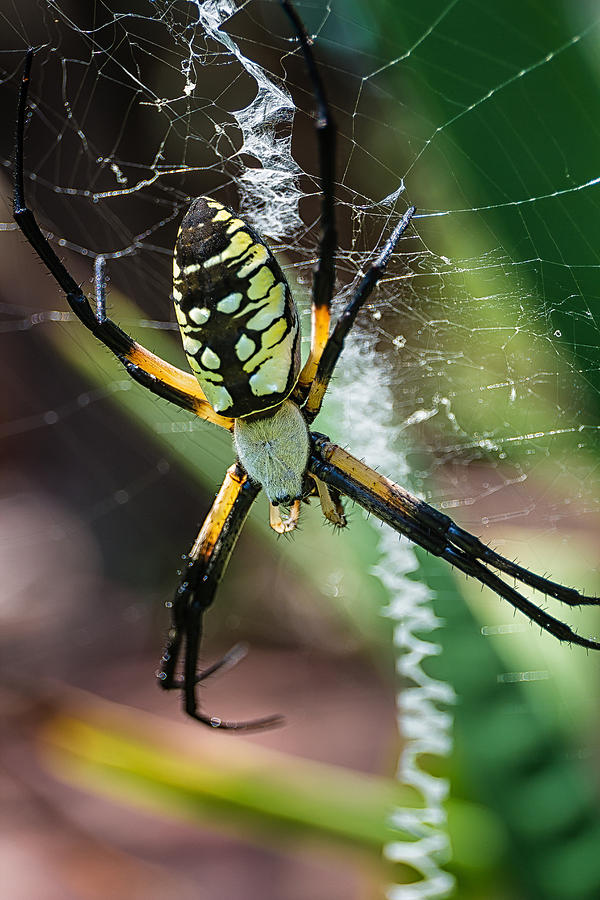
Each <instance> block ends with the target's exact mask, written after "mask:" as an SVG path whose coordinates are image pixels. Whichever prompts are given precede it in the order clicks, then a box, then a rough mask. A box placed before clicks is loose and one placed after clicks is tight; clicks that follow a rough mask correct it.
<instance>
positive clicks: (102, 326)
mask: <svg viewBox="0 0 600 900" xmlns="http://www.w3.org/2000/svg"><path fill="white" fill-rule="evenodd" d="M32 60H33V50H28V52H27V55H26V57H25V65H24V68H23V77H22V80H21V88H20V91H19V102H18V107H17V129H16V136H15V182H14V205H13V216H14V219H15V222H16V223H17V225H18V226H19V228H20V229H21V231H22V233H23V235H24V236H25V238H26V239H27V240H28V241H29V243H30V244H31V246H32V247H33V249H34V250H35V252H36V253H37V255H38V256H39V258H40V259H41V260H42V262H43V263H44V265H45V266H46V268H47V269H48V270H49V272H50V273H51V275H52V276H53V277H54V279H55V280H56V281H57V282H58V284H59V286H60V287H61V288H62V290H63V291H64V293H65V295H66V298H67V302H68V304H69V306H70V307H71V309H72V310H73V312H74V313H75V315H76V316H77V318H78V319H79V320H80V321H81V322H82V323H83V324H84V325H85V327H86V328H88V329H89V330H90V331H91V332H92V334H93V335H94V336H95V337H96V338H98V340H100V341H102V343H103V344H104V345H105V346H106V347H108V349H109V350H111V351H112V352H113V353H114V355H115V356H116V357H117V359H118V360H119V361H120V362H121V363H122V364H123V365H124V366H125V368H126V369H127V371H128V372H129V374H130V375H131V376H132V378H134V379H135V380H136V381H138V382H139V383H140V384H142V385H143V386H144V387H146V388H148V389H149V390H151V391H152V392H153V393H155V394H157V395H158V396H159V397H164V398H165V399H166V400H169V401H170V402H171V403H174V404H176V405H177V406H181V407H182V408H183V409H187V410H190V411H191V412H193V413H195V415H197V416H199V417H200V418H201V419H207V420H208V421H210V422H213V424H215V425H220V426H221V427H222V428H227V429H228V430H229V431H231V430H232V428H233V420H232V419H229V418H227V417H225V416H219V415H218V414H217V413H215V411H214V410H213V408H212V407H211V405H210V404H209V402H208V401H207V399H206V397H205V396H204V393H203V391H202V389H201V387H200V385H199V384H198V382H197V380H196V379H195V378H194V376H193V375H191V374H188V373H186V372H182V371H181V369H178V368H176V367H175V366H172V365H170V364H169V363H167V362H164V361H163V360H162V359H160V357H158V356H155V354H154V353H151V352H150V351H149V350H146V349H145V347H143V346H142V345H141V344H138V343H137V342H136V341H134V340H133V338H131V337H130V336H129V335H128V334H126V333H125V332H124V331H122V330H121V328H119V326H118V325H117V324H116V323H115V322H113V321H112V320H111V319H109V318H107V316H106V308H105V293H106V290H105V279H104V268H105V261H104V258H103V257H99V258H98V261H97V263H96V266H95V282H96V312H94V310H93V309H92V307H91V305H90V302H89V300H88V298H87V297H86V295H85V294H84V292H83V291H82V290H81V288H80V286H79V285H78V284H77V283H76V281H75V280H74V279H73V277H72V276H71V275H70V273H69V272H68V271H67V269H66V268H65V266H64V265H63V263H62V262H61V261H60V259H59V258H58V256H57V255H56V253H55V252H54V250H53V249H52V247H51V246H50V244H49V242H48V240H47V238H46V237H44V235H43V234H42V231H41V230H40V227H39V225H38V224H37V221H36V219H35V216H34V214H33V212H32V211H31V210H30V209H29V208H28V207H27V205H26V201H25V186H24V175H23V155H24V135H25V119H26V113H27V94H28V90H29V76H30V72H31V63H32Z"/></svg>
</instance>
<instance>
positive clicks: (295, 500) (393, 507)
mask: <svg viewBox="0 0 600 900" xmlns="http://www.w3.org/2000/svg"><path fill="white" fill-rule="evenodd" d="M280 3H281V6H282V8H283V9H284V10H285V12H286V14H287V16H288V18H289V20H290V21H291V23H292V26H293V29H294V31H295V34H296V36H297V38H298V41H299V43H300V47H301V50H302V53H303V56H304V59H305V62H306V68H307V71H308V76H309V79H310V83H311V86H312V90H313V93H314V96H315V100H316V106H317V115H316V133H317V142H318V147H319V160H320V166H321V237H320V240H319V250H318V259H317V263H316V264H315V267H314V270H313V286H312V328H311V347H310V354H309V357H308V359H307V361H306V363H305V364H304V366H303V367H302V368H301V367H300V356H299V326H298V314H297V311H296V307H295V305H294V301H293V299H292V296H291V292H290V289H289V287H288V284H287V282H286V280H285V277H284V276H283V273H282V271H281V269H280V267H279V264H278V263H277V261H276V259H275V257H274V256H273V254H272V253H271V251H270V250H269V248H268V247H267V245H266V244H265V242H264V241H263V240H262V238H261V237H260V236H259V235H258V234H257V233H256V232H255V231H254V229H253V228H252V227H251V226H250V225H249V224H248V223H247V222H245V221H244V220H243V219H241V218H240V217H238V216H237V215H236V214H235V213H234V212H233V211H232V210H230V209H227V208H226V207H225V206H223V205H222V204H221V203H219V202H218V201H216V200H213V199H210V198H207V197H199V198H198V199H196V200H194V201H193V203H192V204H191V206H190V207H189V209H188V211H187V213H186V215H185V217H184V219H183V221H182V224H181V228H180V230H179V235H178V238H177V244H176V247H175V254H174V260H173V275H174V284H173V298H174V301H175V311H176V315H177V321H178V322H179V326H180V328H181V332H182V337H183V345H184V349H185V352H186V354H187V357H188V360H189V363H190V366H191V368H192V370H193V371H194V373H195V375H196V377H194V376H192V375H190V374H189V373H186V372H183V371H181V370H180V369H177V368H175V366H172V365H170V364H169V363H167V362H165V361H164V360H162V359H160V358H159V357H157V356H155V355H154V354H153V353H151V352H150V351H148V350H146V349H145V348H144V347H142V346H141V345H140V344H138V343H136V342H135V341H134V340H133V339H132V338H130V337H129V335H127V334H126V333H125V332H124V331H122V330H121V329H120V328H119V327H118V325H116V324H115V323H114V322H113V321H112V320H111V319H109V318H108V317H107V315H106V309H105V288H104V268H105V261H104V258H103V257H102V256H98V257H97V258H96V267H95V271H96V309H95V311H94V310H93V308H92V306H91V304H90V302H89V300H88V299H87V297H86V296H85V294H84V293H83V291H82V290H81V288H80V287H79V285H78V284H77V283H76V282H75V281H74V279H73V278H72V277H71V275H70V274H69V272H68V271H67V269H66V268H65V266H64V265H63V263H62V262H61V261H60V260H59V258H58V257H57V256H56V254H55V252H54V250H53V249H52V247H51V246H50V244H49V242H48V240H47V238H46V237H45V236H44V235H43V233H42V232H41V230H40V228H39V226H38V224H37V222H36V220H35V217H34V215H33V212H32V211H31V210H30V209H29V208H28V207H27V205H26V203H25V190H24V177H23V149H24V148H23V142H24V130H25V116H26V110H27V90H28V85H29V73H30V69H31V62H32V58H33V51H31V50H30V51H29V52H28V54H27V58H26V62H25V67H24V72H23V79H22V83H21V91H20V95H19V104H18V116H17V133H16V154H15V156H16V160H15V183H14V217H15V220H16V222H17V224H18V226H19V228H20V229H21V231H22V232H23V234H24V235H25V237H26V238H27V240H28V241H29V242H30V244H31V245H32V247H33V248H34V250H35V251H36V253H37V254H38V256H39V257H40V258H41V260H42V261H43V262H44V263H45V265H46V266H47V267H48V269H49V270H50V272H51V273H52V275H53V276H54V278H55V279H56V281H57V282H58V284H59V285H60V287H61V288H62V290H63V291H64V292H65V295H66V297H67V301H68V303H69V305H70V306H71V309H72V310H73V311H74V313H75V314H76V315H77V316H78V317H79V319H80V320H81V322H82V323H83V324H84V325H85V326H86V327H87V328H89V329H90V331H91V332H92V333H93V334H94V335H95V336H96V337H97V338H98V340H100V341H102V342H103V343H104V344H105V345H106V346H107V347H108V348H109V349H110V350H112V352H113V353H114V354H115V356H116V357H117V358H118V359H119V360H120V362H121V363H122V364H123V365H124V366H125V368H126V370H127V372H128V373H129V374H130V375H131V377H132V378H133V379H134V380H135V381H137V382H138V383H139V384H141V385H142V386H144V387H146V388H148V389H149V390H151V391H152V392H153V393H155V394H157V395H158V396H160V397H163V398H165V399H166V400H169V401H170V402H171V403H175V404H177V405H178V406H180V407H182V408H183V409H186V410H188V411H190V412H191V413H193V414H195V415H197V416H199V417H200V418H202V419H205V420H207V421H209V422H212V423H213V424H215V425H218V426H219V427H221V428H225V429H227V430H228V431H231V432H233V435H234V443H235V448H236V452H237V462H236V463H234V464H233V465H232V466H231V467H230V468H229V470H228V471H227V474H226V476H225V480H224V482H223V484H222V486H221V488H220V490H219V492H218V494H217V497H216V499H215V501H214V503H213V505H212V508H211V510H210V512H209V514H208V516H207V517H206V519H205V521H204V524H203V525H202V528H201V529H200V532H199V534H198V537H197V538H196V540H195V542H194V544H193V546H192V548H191V550H190V552H189V554H188V557H187V565H186V568H185V571H184V573H183V576H182V579H181V582H180V584H179V587H178V588H177V591H176V593H175V598H174V601H173V603H172V604H170V606H171V608H172V625H171V630H170V632H169V638H168V642H167V647H166V649H165V651H164V654H163V657H162V660H161V664H160V668H159V671H158V673H157V674H158V679H159V683H160V684H161V686H162V687H164V688H165V689H167V690H180V691H181V692H182V695H183V700H184V708H185V710H186V712H187V713H188V714H189V715H190V716H193V717H194V718H195V719H198V720H199V721H201V722H203V723H205V724H207V725H212V726H213V727H219V728H227V729H238V730H239V729H248V728H258V727H265V726H267V725H273V724H275V723H277V722H279V721H280V717H279V716H269V717H267V718H265V719H258V720H253V721H250V722H226V721H223V720H222V719H221V718H218V717H216V716H209V715H207V714H206V713H203V712H201V710H200V708H199V703H198V697H197V686H198V684H199V683H200V682H202V681H203V680H204V679H205V678H206V677H207V676H208V675H210V674H212V673H213V672H215V671H216V670H217V669H219V668H222V667H223V666H227V665H231V664H232V663H234V662H235V661H236V660H237V659H238V658H239V656H240V653H239V651H238V650H237V648H234V650H233V651H232V652H231V653H229V654H228V655H227V656H226V657H224V658H223V659H221V660H220V661H218V662H217V663H215V664H213V665H212V666H209V667H208V668H207V669H204V670H203V671H201V672H199V671H198V653H199V645H200V640H201V637H202V618H203V615H204V612H205V611H206V609H207V608H208V607H209V606H210V604H211V603H212V601H213V599H214V596H215V592H216V590H217V587H218V584H219V582H220V580H221V578H222V576H223V573H224V571H225V568H226V566H227V563H228V561H229V558H230V556H231V553H232V551H233V548H234V546H235V542H236V540H237V538H238V536H239V533H240V531H241V529H242V527H243V524H244V522H245V520H246V516H247V515H248V512H249V510H250V507H251V506H252V503H253V502H254V500H255V499H256V497H257V495H258V493H259V491H260V489H261V488H263V489H264V490H265V492H266V494H267V496H268V498H269V501H270V523H271V526H272V527H273V528H274V530H275V531H278V532H284V531H289V530H291V529H293V528H294V527H295V525H296V522H297V520H298V515H299V512H300V503H301V500H302V499H307V498H308V496H309V495H312V494H317V495H318V497H319V501H320V503H321V507H322V509H323V513H324V515H325V516H326V517H327V519H329V521H331V522H333V523H334V524H335V525H338V526H343V525H344V524H345V518H344V514H343V509H342V505H341V496H342V495H344V496H347V497H349V498H351V499H352V500H354V501H355V502H356V503H358V504H360V505H361V506H362V507H363V508H364V509H366V510H368V511H369V512H370V513H372V514H373V515H375V516H377V517H378V518H379V519H381V520H382V521H383V522H386V523H387V524H388V525H390V526H391V527H392V528H394V529H395V530H396V531H398V532H399V533H400V534H402V535H405V536H406V537H408V538H409V539H410V540H412V541H414V542H415V543H416V544H418V545H419V546H421V547H423V548H425V549H426V550H427V551H429V552H430V553H433V554H435V555H436V556H439V557H440V558H441V559H445V560H446V561H447V562H449V563H450V564H451V565H453V566H455V567H456V568H457V569H459V571H461V572H463V573H465V574H467V575H470V576H472V577H473V578H476V579H477V580H478V581H479V582H481V584H484V585H487V586H488V587H490V588H491V589H492V590H493V591H494V592H495V593H496V594H498V595H499V596H500V597H503V598H504V599H505V600H507V601H508V602H509V603H511V604H512V605H513V607H515V608H516V609H519V610H520V611H521V612H523V613H524V614H525V615H526V616H528V618H529V619H531V620H532V621H533V622H536V623H537V624H538V625H539V626H540V627H541V628H543V629H544V630H546V631H548V632H549V633H550V634H553V635H554V636H555V637H557V638H558V639H559V640H564V641H568V642H572V643H575V644H578V645H580V646H582V647H588V648H591V649H594V650H598V649H600V642H598V641H595V640H593V639H591V638H585V637H581V636H580V635H578V634H576V633H575V632H574V631H572V630H571V628H569V626H568V625H566V624H565V623H563V622H561V621H560V620H558V619H556V618H554V617H553V616H551V615H550V614H549V613H547V612H546V611H545V610H543V609H541V608H540V607H538V606H536V605H535V604H534V603H533V602H532V601H531V600H529V599H527V598H526V597H525V596H523V594H521V593H520V592H519V591H517V590H516V589H515V588H514V587H512V586H511V585H510V584H507V583H506V582H505V581H503V580H502V579H501V578H500V577H499V576H498V575H497V574H496V573H495V571H493V570H496V571H498V572H501V573H503V574H505V575H507V576H509V577H510V578H512V579H514V580H515V581H517V582H520V583H521V584H524V585H528V586H529V587H532V588H534V589H537V590H539V591H542V592H543V593H545V594H547V595H549V596H551V597H554V598H556V599H557V600H559V601H561V602H562V603H565V604H567V605H569V606H578V605H580V604H598V603H600V599H598V598H596V597H588V596H585V595H583V594H580V593H579V592H578V591H575V590H573V589H572V588H567V587H564V586H562V585H560V584H556V583H555V582H552V581H549V580H548V579H546V578H542V577H541V576H539V575H536V574H535V573H533V572H530V571H529V570H527V569H524V568H523V567H521V566H519V565H517V564H516V563H513V562H511V561H510V560H508V559H506V558H505V557H503V556H500V555H499V554H498V553H496V552H495V551H493V550H491V549H490V548H489V547H487V546H486V545H485V544H483V543H482V542H481V541H480V540H479V539H478V538H476V537H475V536H474V535H471V534H469V533H468V532H466V531H464V530H463V529H462V528H460V527H459V526H458V525H456V524H455V523H454V522H453V521H452V520H451V519H450V518H448V516H446V515H443V514H442V513H439V512H438V511H437V510H435V509H433V508H432V507H431V506H428V505H427V504H426V503H424V502H423V501H422V500H419V499H418V498H417V497H414V496H413V495H412V494H410V493H409V492H408V491H406V490H405V489H404V488H402V487H400V486H399V485H397V484H394V482H392V481H389V480H388V479H387V478H384V477H383V476H382V475H380V474H379V473H377V472H376V471H374V470H373V469H371V468H369V467H368V466H367V465H366V464H365V463H363V462H361V461H360V460H358V459H356V458H354V457H353V456H351V455H350V454H349V453H347V452H346V451H345V450H342V449H341V448H340V447H338V446H336V445H335V444H333V443H331V442H330V441H329V439H328V438H326V437H325V436H324V435H320V434H318V433H316V432H310V431H309V427H310V425H311V423H312V422H313V420H314V419H315V417H316V416H317V414H318V412H319V410H320V408H321V403H322V401H323V397H324V395H325V392H326V390H327V387H328V385H329V380H330V378H331V375H332V373H333V371H334V369H335V366H336V363H337V361H338V358H339V356H340V353H341V352H342V349H343V346H344V340H345V338H346V336H347V334H348V332H349V331H350V329H351V328H352V326H353V324H354V320H355V318H356V315H357V313H358V312H359V310H360V309H361V307H362V306H363V305H364V303H365V301H366V300H367V299H368V298H369V296H370V295H371V293H372V291H373V289H374V287H375V285H376V284H377V282H378V281H379V279H380V278H381V276H382V275H383V273H384V271H385V269H386V266H387V264H388V262H389V259H390V257H391V255H392V253H393V252H394V250H395V249H396V246H397V244H398V241H399V240H400V238H401V236H402V235H403V234H404V232H405V231H406V229H407V228H408V226H409V225H410V223H411V220H412V218H413V216H414V213H415V209H414V207H409V208H408V209H407V210H406V212H405V213H404V215H403V216H402V218H401V220H400V222H399V223H398V224H397V225H396V227H395V228H394V229H393V230H392V233H391V235H390V237H389V238H388V240H387V242H386V243H385V245H384V247H383V249H382V250H381V251H380V252H379V254H378V255H377V256H376V258H375V259H374V261H373V263H372V265H371V266H370V267H369V268H368V269H367V271H366V273H365V274H364V275H363V277H362V278H361V280H360V281H359V284H358V286H357V287H356V289H355V291H354V293H353V295H352V297H351V299H350V302H349V303H348V304H347V306H346V307H345V309H344V311H343V312H342V314H341V316H340V318H339V319H338V321H337V322H336V324H335V327H334V328H333V329H332V330H331V333H330V312H329V310H330V305H331V299H332V294H333V288H334V281H335V277H334V276H335V267H334V262H335V252H336V229H335V215H334V160H335V136H336V128H335V123H334V121H333V118H332V115H331V112H330V109H329V106H328V103H327V99H326V96H325V91H324V88H323V84H322V82H321V77H320V75H319V70H318V68H317V66H316V63H315V60H314V57H313V53H312V46H311V41H310V39H309V38H308V36H307V34H306V31H305V29H304V26H303V24H302V22H301V21H300V19H299V17H298V15H297V13H296V11H295V9H294V7H293V5H292V3H291V2H290V0H280ZM280 504H284V505H290V506H291V509H290V514H289V516H288V517H287V518H282V517H281V514H280V512H279V507H280ZM181 657H182V658H183V665H182V672H181V674H178V666H179V663H180V658H181Z"/></svg>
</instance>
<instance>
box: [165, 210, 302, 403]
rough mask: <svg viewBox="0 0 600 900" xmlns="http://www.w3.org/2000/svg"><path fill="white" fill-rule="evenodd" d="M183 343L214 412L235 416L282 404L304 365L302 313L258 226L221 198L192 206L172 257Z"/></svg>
mask: <svg viewBox="0 0 600 900" xmlns="http://www.w3.org/2000/svg"><path fill="white" fill-rule="evenodd" d="M173 299H174V301H175V312H176V315H177V321H178V323H179V327H180V329H181V333H182V336H183V348H184V350H185V352H186V355H187V358H188V360H189V363H190V366H191V368H192V371H193V372H194V374H195V375H196V377H197V378H198V381H199V382H200V384H201V386H202V389H203V390H204V393H205V394H206V397H207V399H208V401H209V402H210V404H211V406H212V407H213V409H214V410H215V411H216V412H218V413H221V414H222V415H225V416H231V417H233V418H237V417H238V416H247V415H249V414H251V413H257V412H262V411H263V410H267V409H269V408H271V407H273V406H277V405H278V404H279V403H281V402H282V401H283V400H284V399H285V398H286V397H287V396H288V394H289V393H290V392H291V390H292V388H293V387H294V384H295V382H296V379H297V377H298V372H299V368H300V335H299V326H298V314H297V311H296V307H295V304H294V301H293V299H292V296H291V293H290V289H289V286H288V284H287V281H286V280H285V277H284V275H283V273H282V271H281V269H280V267H279V264H278V262H277V260H276V259H275V257H274V256H273V254H272V253H271V251H270V250H269V249H268V247H267V246H266V245H265V244H264V243H263V241H262V240H261V239H260V237H259V236H258V235H257V233H256V232H255V231H254V229H252V228H250V226H249V225H247V224H246V223H245V222H244V221H243V220H242V219H240V218H238V217H237V216H236V215H235V213H233V212H232V211H231V210H229V209H227V208H226V207H225V206H223V205H222V204H221V203H218V202H217V201H216V200H211V199H209V198H207V197H198V198H197V199H196V200H194V202H193V203H192V204H191V206H190V208H189V209H188V211H187V213H186V214H185V217H184V219H183V222H182V223H181V228H180V229H179V234H178V236H177V243H176V245H175V254H174V257H173Z"/></svg>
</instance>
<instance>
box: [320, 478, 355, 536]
mask: <svg viewBox="0 0 600 900" xmlns="http://www.w3.org/2000/svg"><path fill="white" fill-rule="evenodd" d="M311 478H312V479H313V481H314V482H315V486H316V488H317V493H318V495H319V503H320V504H321V510H322V511H323V515H324V516H325V518H326V519H327V521H328V522H331V524H332V525H335V526H336V527H337V528H345V527H346V525H347V524H348V523H347V521H346V516H345V515H344V507H343V504H342V500H341V497H340V492H339V491H336V490H335V489H333V488H331V489H330V488H329V487H328V486H327V485H326V484H325V482H324V481H321V479H320V478H317V476H316V475H311Z"/></svg>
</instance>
